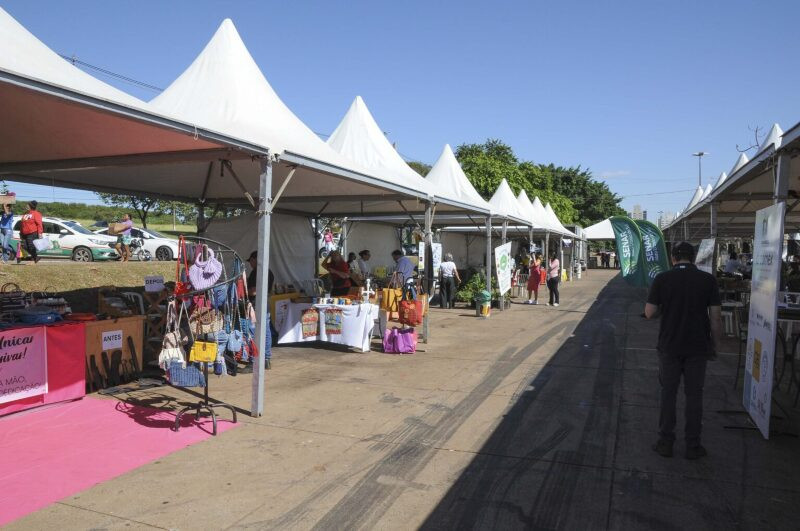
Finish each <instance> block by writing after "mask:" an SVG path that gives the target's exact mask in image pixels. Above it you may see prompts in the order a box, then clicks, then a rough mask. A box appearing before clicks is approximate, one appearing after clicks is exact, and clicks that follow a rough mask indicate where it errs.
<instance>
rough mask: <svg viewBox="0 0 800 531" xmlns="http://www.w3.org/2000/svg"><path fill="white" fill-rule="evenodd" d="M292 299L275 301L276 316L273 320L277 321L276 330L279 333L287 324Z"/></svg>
mask: <svg viewBox="0 0 800 531" xmlns="http://www.w3.org/2000/svg"><path fill="white" fill-rule="evenodd" d="M291 302H292V301H291V300H290V299H278V300H277V301H275V315H273V316H272V318H273V319H274V320H275V330H278V331H279V332H280V331H281V330H283V323H285V322H286V317H287V316H288V315H289V304H290V303H291Z"/></svg>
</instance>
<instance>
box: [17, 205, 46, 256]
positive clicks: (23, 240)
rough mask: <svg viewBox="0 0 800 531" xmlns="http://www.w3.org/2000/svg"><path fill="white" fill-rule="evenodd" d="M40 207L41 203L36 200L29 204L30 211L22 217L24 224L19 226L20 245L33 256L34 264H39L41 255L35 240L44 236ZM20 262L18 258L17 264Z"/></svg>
mask: <svg viewBox="0 0 800 531" xmlns="http://www.w3.org/2000/svg"><path fill="white" fill-rule="evenodd" d="M38 206H39V203H38V202H37V201H36V200H33V201H31V202H29V203H28V211H27V212H25V213H24V214H23V215H22V222H21V223H20V226H19V237H20V244H21V245H22V246H23V247H22V248H23V249H25V251H27V253H28V254H29V255H31V258H32V259H33V263H34V264H36V263H38V262H39V255H38V253H37V251H36V246H35V245H34V244H33V240H38V239H40V238H41V237H42V234H44V225H42V214H41V212H39V211H38V210H36V208H37V207H38ZM19 262H20V259H19V258H17V263H19Z"/></svg>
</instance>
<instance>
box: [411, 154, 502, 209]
mask: <svg viewBox="0 0 800 531" xmlns="http://www.w3.org/2000/svg"><path fill="white" fill-rule="evenodd" d="M425 178H426V179H427V180H428V181H429V182H430V183H431V184H432V185H433V186H434V190H436V195H437V196H440V197H444V198H446V199H450V200H452V201H457V202H459V203H463V204H466V205H470V206H472V207H475V208H476V210H481V211H483V212H486V213H489V212H492V207H491V205H489V203H488V202H486V200H485V199H484V198H482V197H481V195H480V194H479V193H478V191H477V190H475V187H474V186H472V183H471V182H469V179H467V176H466V175H465V174H464V170H462V169H461V166H460V165H459V164H458V160H456V156H455V155H454V154H453V150H452V149H451V148H450V145H449V144H445V146H444V148H442V153H441V155H439V159H438V160H437V161H436V163H435V164H434V165H433V168H431V171H429V172H428V175H426V176H425Z"/></svg>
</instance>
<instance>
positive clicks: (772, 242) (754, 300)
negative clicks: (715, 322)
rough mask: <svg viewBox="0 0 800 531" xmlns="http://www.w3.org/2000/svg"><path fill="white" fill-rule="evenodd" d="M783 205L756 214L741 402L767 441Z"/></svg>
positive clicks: (784, 208)
mask: <svg viewBox="0 0 800 531" xmlns="http://www.w3.org/2000/svg"><path fill="white" fill-rule="evenodd" d="M785 210H786V204H785V203H779V204H777V205H772V206H771V207H767V208H763V209H761V210H759V211H758V212H756V227H755V241H754V242H753V280H752V283H751V288H750V316H749V319H748V327H747V358H746V361H745V374H744V394H743V396H742V403H743V404H744V408H745V410H747V412H748V413H750V416H751V417H752V419H753V421H754V422H755V423H756V426H758V429H759V430H761V434H762V435H763V436H764V438H765V439H769V416H770V409H771V405H772V404H771V400H772V375H773V366H774V362H775V352H774V349H775V335H776V333H777V327H778V284H779V282H780V276H781V250H782V248H783V216H784V213H785Z"/></svg>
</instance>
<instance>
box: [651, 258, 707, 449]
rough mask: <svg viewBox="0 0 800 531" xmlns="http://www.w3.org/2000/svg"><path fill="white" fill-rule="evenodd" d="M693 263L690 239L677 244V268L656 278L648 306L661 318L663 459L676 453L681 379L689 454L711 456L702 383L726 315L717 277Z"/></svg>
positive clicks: (660, 445) (660, 426)
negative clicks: (705, 441)
mask: <svg viewBox="0 0 800 531" xmlns="http://www.w3.org/2000/svg"><path fill="white" fill-rule="evenodd" d="M693 262H694V247H692V245H691V244H690V243H688V242H680V243H678V244H677V245H675V246H674V247H673V248H672V264H673V267H672V269H671V270H670V271H665V272H663V273H660V274H659V275H658V276H656V278H655V279H654V280H653V285H652V286H650V294H649V295H648V297H647V303H646V304H645V308H644V313H645V317H647V318H648V319H653V318H655V317H658V316H660V317H661V323H660V325H659V330H658V346H657V347H658V365H659V376H658V379H659V383H660V384H661V404H660V407H661V413H660V416H659V420H658V435H659V437H658V440H657V441H656V443H655V444H654V445H653V450H654V451H655V452H656V453H658V454H659V455H661V456H662V457H672V446H673V444H674V442H675V424H676V411H675V410H676V408H675V402H676V399H677V396H678V386H679V385H680V383H681V377H683V392H684V394H685V395H686V410H685V414H684V416H685V419H684V420H685V422H686V424H685V428H684V438H685V441H686V453H685V457H686V459H698V458H700V457H703V456H705V455H707V452H706V449H705V448H703V446H702V445H701V444H700V432H701V429H702V423H703V384H704V381H705V375H706V362H707V361H708V360H709V359H714V357H715V350H716V347H717V346H718V345H720V341H721V339H722V319H721V311H720V299H719V287H718V286H717V280H716V279H715V278H714V276H713V275H711V274H710V273H706V272H705V271H700V270H699V269H697V267H696V266H695V265H694V263H693Z"/></svg>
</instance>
